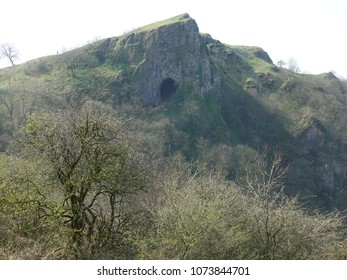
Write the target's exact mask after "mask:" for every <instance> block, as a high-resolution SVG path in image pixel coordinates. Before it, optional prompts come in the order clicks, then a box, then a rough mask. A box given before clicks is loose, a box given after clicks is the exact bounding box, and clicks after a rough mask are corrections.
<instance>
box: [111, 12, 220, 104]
mask: <svg viewBox="0 0 347 280" xmlns="http://www.w3.org/2000/svg"><path fill="white" fill-rule="evenodd" d="M211 42H213V39H212V38H211V36H209V35H206V34H205V35H200V33H199V29H198V26H197V24H196V22H195V21H194V20H193V19H191V18H190V17H189V15H188V14H184V15H181V16H179V17H176V18H173V19H169V20H167V21H163V22H160V23H157V24H156V25H155V26H154V27H153V28H152V29H151V27H150V26H147V27H145V28H143V29H140V30H138V31H136V30H135V31H134V32H133V33H130V34H127V35H126V36H123V38H121V40H119V41H118V42H117V44H116V48H115V50H116V52H117V53H118V54H117V55H118V56H119V53H123V56H124V58H125V60H129V61H131V63H132V64H133V65H135V69H133V71H134V72H133V75H132V80H133V81H132V82H133V84H134V85H135V91H136V92H137V93H138V94H137V95H138V96H139V98H140V100H141V101H142V103H143V104H145V105H158V104H160V103H162V102H163V101H166V100H168V99H170V97H171V96H173V95H174V93H175V90H177V89H178V88H179V87H185V88H191V89H192V91H193V92H194V93H196V94H199V95H204V94H206V93H207V92H212V93H214V94H218V93H219V88H220V78H219V77H218V76H212V73H211V65H210V59H209V56H208V50H207V47H206V44H208V43H211ZM165 81H172V87H171V88H170V87H169V88H170V93H169V94H164V95H165V97H163V94H162V92H163V88H164V89H166V88H168V87H166V86H165V85H163V83H165Z"/></svg>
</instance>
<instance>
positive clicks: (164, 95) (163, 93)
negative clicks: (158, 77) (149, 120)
mask: <svg viewBox="0 0 347 280" xmlns="http://www.w3.org/2000/svg"><path fill="white" fill-rule="evenodd" d="M177 88H178V83H176V81H175V80H173V79H171V78H167V79H165V80H164V81H162V83H161V85H160V101H161V102H167V101H169V100H170V99H171V98H172V97H173V96H174V95H175V93H176V90H177Z"/></svg>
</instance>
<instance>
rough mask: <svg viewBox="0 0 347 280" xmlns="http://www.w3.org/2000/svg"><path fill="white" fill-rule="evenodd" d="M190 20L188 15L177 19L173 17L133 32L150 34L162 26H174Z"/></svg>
mask: <svg viewBox="0 0 347 280" xmlns="http://www.w3.org/2000/svg"><path fill="white" fill-rule="evenodd" d="M189 19H190V18H189V15H188V14H182V15H179V16H175V17H172V18H169V19H166V20H162V21H158V22H155V23H151V24H148V25H145V26H143V27H140V28H138V29H135V30H134V31H132V32H135V33H140V32H149V31H152V30H155V29H158V28H159V27H162V26H166V25H170V24H174V23H177V22H185V21H187V20H189Z"/></svg>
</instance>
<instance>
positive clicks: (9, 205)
mask: <svg viewBox="0 0 347 280" xmlns="http://www.w3.org/2000/svg"><path fill="white" fill-rule="evenodd" d="M346 106H347V85H346V83H345V82H343V81H341V80H339V79H338V78H336V77H335V76H334V75H333V74H332V73H325V74H321V75H308V74H298V73H294V72H292V71H290V70H287V69H285V68H281V67H278V66H276V65H274V64H273V62H272V60H271V58H270V57H269V55H268V54H267V53H266V52H265V51H264V50H262V49H261V48H259V47H247V46H230V45H226V44H223V43H221V42H219V41H217V40H214V39H212V37H211V36H210V35H208V34H200V33H199V31H198V27H197V25H196V23H195V21H194V20H193V19H191V18H190V17H189V16H188V15H187V14H184V15H180V16H177V17H174V18H171V19H168V20H165V21H162V22H159V23H154V24H151V25H148V26H145V27H143V28H139V29H136V30H134V31H132V32H130V33H127V34H124V35H122V36H120V37H115V38H109V39H103V40H100V41H97V42H94V43H91V44H88V45H86V46H84V47H81V48H78V49H75V50H71V51H68V52H65V53H62V54H59V55H54V56H49V57H43V58H39V59H36V60H33V61H30V62H27V63H24V64H21V65H17V66H13V67H9V68H5V69H0V151H1V153H0V194H1V196H0V222H1V225H2V226H1V228H0V258H3V259H10V258H17V259H75V258H76V259H105V258H125V259H341V258H342V259H343V258H346V257H347V247H346V245H347V244H346V233H347V231H346V224H345V217H344V216H343V214H342V213H344V210H346V205H347V204H346V202H347V165H346V159H347V148H346V143H347V132H346V131H347V130H346V123H347V114H346V108H347V107H346Z"/></svg>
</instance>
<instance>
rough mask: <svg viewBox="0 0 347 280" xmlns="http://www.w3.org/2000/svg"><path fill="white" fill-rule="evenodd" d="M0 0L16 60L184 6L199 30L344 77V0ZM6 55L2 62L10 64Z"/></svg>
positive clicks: (3, 34)
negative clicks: (14, 48) (18, 53)
mask: <svg viewBox="0 0 347 280" xmlns="http://www.w3.org/2000/svg"><path fill="white" fill-rule="evenodd" d="M1 2H2V3H0V43H13V44H14V45H15V46H16V48H17V49H18V50H19V52H20V54H21V57H20V62H24V61H27V60H30V59H33V58H37V57H42V56H46V55H50V54H55V53H57V51H59V52H61V50H62V49H70V48H73V47H76V46H81V45H84V44H85V43H87V42H88V41H92V40H93V39H95V38H96V37H98V38H106V37H113V36H119V35H121V34H123V33H124V32H127V31H130V30H132V29H134V28H137V27H140V26H143V25H146V24H149V23H152V22H155V21H158V20H164V19H166V18H170V17H173V16H176V15H179V14H182V13H186V12H187V13H189V14H190V16H191V17H192V18H194V19H195V20H196V21H197V23H198V26H199V29H200V32H204V33H209V34H211V36H212V37H213V38H214V39H218V40H220V41H221V42H223V43H226V44H230V45H249V46H259V47H262V48H263V49H264V50H265V51H267V52H268V53H269V55H270V57H271V58H272V60H273V61H274V63H276V62H277V61H278V60H280V59H282V60H285V61H287V60H288V59H289V58H290V57H294V58H295V59H296V61H297V62H298V64H299V66H300V68H301V70H302V71H304V72H308V73H314V74H318V73H323V72H329V71H335V72H336V73H337V75H339V76H343V77H344V78H347V36H346V35H347V1H346V0H209V1H207V0H206V1H205V0H167V1H166V0H113V1H112V0H83V1H82V0H78V1H77V0H10V1H1ZM8 65H9V63H8V61H6V60H5V59H1V60H0V66H1V67H4V66H8Z"/></svg>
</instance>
